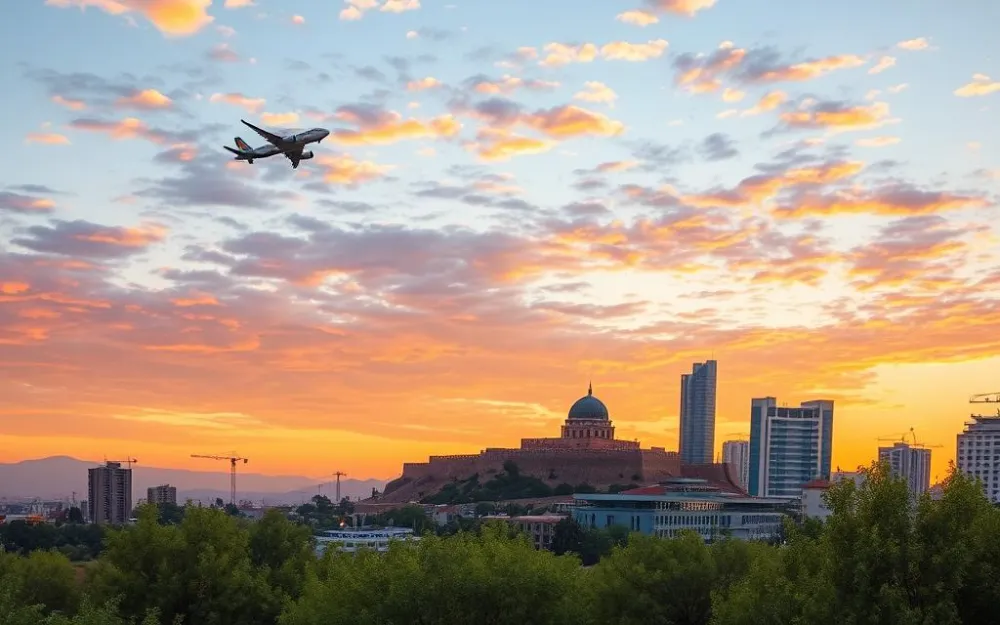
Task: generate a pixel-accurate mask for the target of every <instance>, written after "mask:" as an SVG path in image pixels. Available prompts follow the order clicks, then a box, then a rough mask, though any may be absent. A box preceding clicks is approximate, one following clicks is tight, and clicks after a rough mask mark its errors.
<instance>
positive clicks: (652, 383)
mask: <svg viewBox="0 0 1000 625" xmlns="http://www.w3.org/2000/svg"><path fill="white" fill-rule="evenodd" d="M16 5H17V6H16V7H12V8H11V11H12V13H11V11H8V15H9V16H11V17H12V19H8V20H3V21H2V22H0V42H2V44H0V45H2V46H3V50H4V53H3V54H2V55H0V72H2V75H3V76H4V77H5V79H4V83H5V87H6V88H5V89H4V96H3V98H2V99H0V145H2V146H3V152H2V154H3V156H2V157H0V158H2V161H0V172H2V173H0V231H2V234H3V236H2V239H0V390H2V396H3V399H4V401H3V404H2V406H0V461H7V462H10V461H17V460H21V459H27V458H36V457H43V456H49V455H62V454H65V455H72V456H75V457H81V458H91V459H100V458H108V459H119V458H123V457H125V456H127V455H130V456H132V457H135V458H137V459H139V461H140V463H141V464H142V465H146V466H169V467H178V468H191V469H204V470H220V469H221V470H224V469H225V467H224V466H221V464H220V466H215V465H213V463H212V461H210V460H202V459H193V458H190V455H191V454H228V453H230V452H237V453H239V454H241V455H243V456H246V457H248V458H249V459H250V462H249V464H250V465H251V466H252V469H253V471H254V472H260V473H271V474H299V475H307V476H328V475H330V474H332V473H333V472H335V471H343V472H346V473H347V474H348V475H349V476H350V477H357V478H365V477H379V478H388V477H394V476H396V475H398V474H399V473H400V469H401V463H403V462H420V461H425V460H426V458H427V456H428V455H444V454H456V453H476V452H478V451H479V450H481V449H484V448H486V447H506V446H517V445H518V442H519V440H520V438H522V437H537V436H558V432H559V426H560V424H561V423H562V421H563V420H564V419H565V416H566V412H567V410H568V409H569V406H570V405H571V404H572V403H573V402H574V401H575V400H576V399H577V398H578V397H580V396H581V395H583V394H585V393H586V389H587V384H588V383H589V382H591V381H592V382H593V386H594V394H595V395H597V396H598V397H599V398H601V399H602V400H603V401H604V402H605V403H606V404H607V406H608V408H609V410H610V413H611V418H612V419H613V421H614V424H615V426H616V428H617V432H616V434H617V436H618V437H619V438H625V439H638V440H640V441H641V442H642V444H643V446H664V447H666V448H668V449H676V448H677V439H678V404H679V381H680V375H681V374H682V373H685V372H688V371H690V369H691V365H692V363H694V362H699V361H703V360H705V359H709V358H714V359H716V360H717V361H718V363H719V364H718V367H719V382H718V408H717V426H716V447H717V449H721V446H722V442H723V441H724V440H727V439H734V438H741V437H743V438H745V437H746V436H747V435H748V432H749V415H750V401H751V399H752V398H753V397H763V396H773V397H777V398H778V400H779V402H781V403H787V404H788V405H798V404H799V403H800V402H802V401H808V400H811V399H820V398H823V399H833V400H834V401H835V402H836V408H835V423H834V448H833V463H834V465H836V466H837V467H840V468H841V469H844V470H848V469H853V468H855V467H857V466H858V465H860V464H867V463H869V462H870V461H871V460H872V459H873V458H874V457H875V455H876V454H877V448H878V446H879V445H880V444H883V445H884V444H891V441H890V442H886V441H880V440H879V439H898V438H900V437H902V435H903V433H905V432H907V431H908V430H909V429H910V428H911V427H912V428H913V431H914V433H915V435H916V438H917V440H918V442H920V443H921V444H927V445H930V446H931V447H932V454H933V470H932V479H934V480H937V479H940V478H943V477H944V476H945V474H946V471H947V466H948V462H949V461H951V460H952V459H953V458H954V452H955V436H956V434H958V433H959V432H960V431H961V430H962V426H963V423H964V422H965V421H966V420H967V419H968V416H969V414H970V412H973V411H976V409H977V408H982V407H980V406H970V405H969V404H968V397H969V395H971V394H974V393H986V392H993V391H1000V306H998V303H997V302H998V301H1000V226H998V223H1000V219H998V217H1000V208H998V198H1000V124H998V123H997V120H998V119H1000V114H998V111H1000V44H998V43H997V40H996V38H995V34H994V32H993V30H994V29H993V28H992V26H993V25H995V24H996V23H998V21H1000V5H997V4H996V3H994V2H990V1H989V0H975V1H970V2H963V3H949V4H945V3H941V2H936V1H931V0H918V1H915V2H902V1H901V0H900V1H894V0H886V1H884V2H879V3H874V4H873V3H871V2H867V1H864V2H863V1H861V0H847V1H845V2H841V3H839V4H838V5H837V7H836V10H833V9H831V7H830V5H829V3H825V2H812V1H801V0H770V1H769V2H767V3H764V2H753V1H747V0H742V1H739V2H738V1H736V0H622V1H619V0H601V1H600V2H574V3H570V2H568V1H567V0H548V1H546V2H537V1H536V2H526V1H522V0H507V1H505V2H485V1H483V0H478V1H475V0H465V1H463V0H457V1H454V0H448V1H438V0H349V1H348V2H338V1H336V0H322V1H321V0H280V1H279V0H253V1H250V0H214V1H213V0H21V1H19V2H17V3H16ZM240 119H245V120H247V121H250V122H251V123H255V124H258V125H260V126H263V127H265V128H268V129H271V130H277V131H280V130H281V129H287V128H296V129H304V128H312V127H322V128H327V129H329V130H330V132H331V134H330V136H329V137H328V138H327V139H326V140H325V141H323V142H322V143H321V144H318V145H317V144H314V145H312V146H310V149H312V151H313V152H314V157H313V158H312V159H310V160H304V161H302V163H301V165H300V166H299V168H298V169H294V170H293V169H292V168H291V165H290V163H289V162H288V160H287V159H285V158H283V157H281V156H275V157H272V158H269V159H265V160H257V161H255V163H254V164H253V165H250V164H248V163H246V162H235V161H233V160H232V155H231V154H229V153H228V152H226V151H225V150H223V148H222V146H224V145H229V146H233V145H234V138H235V137H237V136H239V137H242V138H243V139H244V140H246V141H247V142H249V143H250V144H251V145H254V146H258V145H263V144H264V143H265V142H264V140H263V139H262V138H260V137H258V136H257V135H255V134H254V133H253V131H251V130H250V129H249V128H247V127H245V126H243V125H242V124H241V123H240ZM251 466H248V467H247V470H250V468H251Z"/></svg>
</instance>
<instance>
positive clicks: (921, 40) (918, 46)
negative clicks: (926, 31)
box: [896, 37, 931, 50]
mask: <svg viewBox="0 0 1000 625" xmlns="http://www.w3.org/2000/svg"><path fill="white" fill-rule="evenodd" d="M930 45H931V44H930V42H929V41H927V38H926V37H918V38H916V39H907V40H906V41H900V42H899V43H897V44H896V47H897V48H900V49H902V50H926V49H927V48H929V47H930Z"/></svg>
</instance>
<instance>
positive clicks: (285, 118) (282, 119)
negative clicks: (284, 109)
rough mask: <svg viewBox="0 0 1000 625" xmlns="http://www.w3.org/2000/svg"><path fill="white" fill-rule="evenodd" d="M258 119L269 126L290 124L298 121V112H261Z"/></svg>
mask: <svg viewBox="0 0 1000 625" xmlns="http://www.w3.org/2000/svg"><path fill="white" fill-rule="evenodd" d="M260 121H262V122H264V123H265V124H268V125H270V126H291V125H292V124H295V123H297V122H298V121H299V114H298V113H267V112H265V113H261V114H260Z"/></svg>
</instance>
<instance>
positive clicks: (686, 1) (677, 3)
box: [646, 0, 716, 17]
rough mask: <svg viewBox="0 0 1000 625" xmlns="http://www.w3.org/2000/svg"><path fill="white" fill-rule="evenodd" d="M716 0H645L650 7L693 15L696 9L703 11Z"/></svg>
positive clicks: (678, 13)
mask: <svg viewBox="0 0 1000 625" xmlns="http://www.w3.org/2000/svg"><path fill="white" fill-rule="evenodd" d="M715 3H716V0H646V4H647V5H648V6H650V7H651V8H654V9H657V10H660V11H668V12H670V13H676V14H677V15H684V16H687V17H694V16H695V14H697V13H698V11H704V10H706V9H710V8H712V7H714V6H715Z"/></svg>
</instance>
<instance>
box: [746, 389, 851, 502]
mask: <svg viewBox="0 0 1000 625" xmlns="http://www.w3.org/2000/svg"><path fill="white" fill-rule="evenodd" d="M832 449H833V402H832V401H827V400H816V401H807V402H803V403H802V404H801V405H800V406H799V407H798V408H790V407H787V406H778V400H777V399H775V398H774V397H763V398H756V399H753V400H752V401H751V403H750V484H749V488H748V489H747V490H748V492H749V493H750V494H751V495H754V496H758V497H798V496H800V495H801V494H802V485H803V484H805V483H806V482H810V481H812V480H815V479H818V478H819V479H826V480H828V479H830V460H831V451H832Z"/></svg>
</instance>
